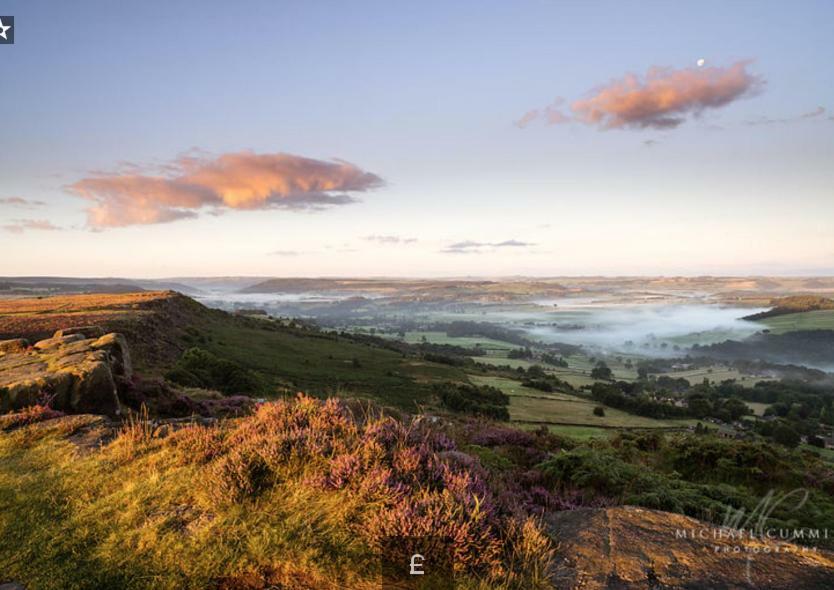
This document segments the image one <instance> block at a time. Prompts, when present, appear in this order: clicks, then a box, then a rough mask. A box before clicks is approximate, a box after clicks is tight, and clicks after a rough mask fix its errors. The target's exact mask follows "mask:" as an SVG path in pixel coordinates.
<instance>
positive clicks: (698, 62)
mask: <svg viewBox="0 0 834 590" xmlns="http://www.w3.org/2000/svg"><path fill="white" fill-rule="evenodd" d="M695 63H696V64H697V65H698V67H699V68H702V67H704V64H705V63H707V60H705V59H704V58H703V57H702V58H701V59H699V60H698V61H696V62H695Z"/></svg>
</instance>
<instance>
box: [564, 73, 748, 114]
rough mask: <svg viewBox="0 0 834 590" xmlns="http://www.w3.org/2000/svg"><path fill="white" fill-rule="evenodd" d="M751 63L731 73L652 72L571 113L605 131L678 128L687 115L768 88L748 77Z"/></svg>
mask: <svg viewBox="0 0 834 590" xmlns="http://www.w3.org/2000/svg"><path fill="white" fill-rule="evenodd" d="M748 64H749V62H746V61H741V62H737V63H735V64H733V65H732V66H730V67H728V68H720V67H708V68H704V67H701V68H687V69H683V70H674V69H671V68H658V67H653V68H650V69H649V71H648V73H647V74H646V78H645V80H641V79H640V78H639V77H638V76H636V75H634V74H628V75H626V76H625V77H623V78H621V79H619V80H614V81H612V82H611V83H610V84H608V85H607V86H603V87H602V88H599V89H597V90H596V91H595V92H594V93H593V94H592V95H591V96H589V97H588V98H586V99H582V100H577V101H575V102H574V103H573V104H572V105H571V110H572V111H573V113H574V116H575V117H576V119H577V120H578V121H581V122H583V123H586V124H589V125H597V126H599V127H601V128H603V129H618V128H622V127H642V128H645V127H652V128H656V129H662V128H670V127H677V126H678V125H680V124H681V123H683V122H684V120H685V118H686V116H687V115H690V114H694V115H697V114H699V113H701V112H703V111H704V110H706V109H715V108H719V107H723V106H726V105H728V104H730V103H731V102H733V101H735V100H738V99H739V98H742V97H744V96H748V95H750V94H752V93H754V92H756V91H757V90H758V89H760V88H761V86H762V85H763V81H762V80H761V78H759V77H757V76H754V75H753V74H750V73H749V72H748V71H747V66H748Z"/></svg>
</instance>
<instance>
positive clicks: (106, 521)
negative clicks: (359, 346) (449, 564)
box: [0, 395, 555, 588]
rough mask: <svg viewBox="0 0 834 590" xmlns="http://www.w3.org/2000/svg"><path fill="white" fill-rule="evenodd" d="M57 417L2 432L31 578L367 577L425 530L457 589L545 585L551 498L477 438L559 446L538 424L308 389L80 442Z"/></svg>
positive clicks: (2, 496)
mask: <svg viewBox="0 0 834 590" xmlns="http://www.w3.org/2000/svg"><path fill="white" fill-rule="evenodd" d="M58 422H60V420H47V421H45V422H41V423H39V424H35V425H34V426H28V427H25V428H17V429H15V430H12V431H9V432H7V433H6V434H4V435H2V438H0V465H2V466H3V468H2V471H0V533H1V534H2V536H3V538H4V539H5V540H7V541H8V543H4V547H5V548H4V549H0V569H2V570H3V571H4V572H8V573H6V575H10V576H13V577H14V578H15V579H21V580H24V581H25V582H28V583H29V584H31V585H32V587H38V588H58V587H60V588H96V587H124V588H147V587H154V588H180V587H191V588H205V587H212V586H214V587H229V588H243V587H260V586H258V584H263V585H264V586H266V585H273V586H275V587H277V588H331V587H340V586H339V585H342V584H347V585H349V586H350V587H355V588H372V587H374V584H375V583H378V580H377V578H376V572H377V569H378V565H377V563H378V562H377V555H378V553H379V552H380V551H383V550H384V551H387V552H389V554H390V553H391V552H396V551H398V550H402V551H405V550H406V548H405V547H398V545H397V544H396V542H395V543H392V542H391V541H390V539H391V538H392V537H393V538H397V537H402V536H411V535H414V536H420V535H425V534H427V533H430V534H431V535H432V536H434V537H436V538H438V539H439V541H438V543H440V545H439V546H438V550H439V551H441V550H442V551H451V552H453V554H454V563H455V568H456V575H457V577H458V580H459V581H460V583H461V587H464V588H467V587H469V588H535V587H547V586H546V585H545V579H546V577H547V576H548V575H549V573H550V572H551V568H552V562H553V559H554V555H555V553H554V547H553V543H552V541H551V540H550V539H549V537H548V536H547V535H546V534H545V532H544V530H543V528H542V524H541V521H540V519H539V518H537V516H536V513H535V510H533V509H532V508H533V506H534V505H538V504H536V502H537V501H538V502H539V503H540V504H542V505H543V504H546V503H548V502H551V501H552V500H551V499H548V498H543V499H542V498H539V499H535V498H534V496H535V495H536V494H537V492H535V491H532V490H534V489H535V488H536V486H535V485H533V484H534V483H535V482H533V481H531V482H529V483H530V485H529V486H527V487H529V489H530V490H531V496H530V498H529V499H528V500H526V502H528V504H529V506H521V505H519V504H518V502H517V498H516V497H515V495H514V494H513V493H512V490H510V489H508V488H507V487H506V486H502V485H497V484H500V482H501V481H502V479H501V478H498V479H496V480H495V481H494V482H493V481H492V478H491V475H492V471H491V468H488V467H484V466H483V465H482V464H481V461H480V459H479V457H478V456H477V454H471V453H469V452H467V450H466V449H469V448H474V447H475V446H477V445H476V444H475V443H474V441H473V439H475V440H480V442H481V443H483V444H484V446H483V447H481V448H482V449H489V450H491V451H492V452H501V453H505V452H510V451H511V450H512V449H513V448H516V447H518V448H522V447H519V446H518V445H515V443H521V444H522V445H526V446H525V447H523V448H528V451H527V452H528V453H529V454H530V456H529V457H528V458H527V460H526V461H527V463H530V464H532V463H533V462H535V461H537V460H539V459H540V455H541V453H544V452H545V451H544V450H542V449H544V447H546V446H547V445H548V444H552V443H553V441H545V442H543V441H539V440H538V439H537V437H536V435H525V434H524V433H522V434H521V436H522V437H527V436H529V437H530V438H524V439H523V440H513V439H512V436H513V435H510V434H505V435H504V438H503V439H502V438H501V435H498V434H496V433H488V434H487V436H486V438H484V439H478V438H477V436H476V431H478V430H480V429H481V427H486V424H485V423H471V424H463V425H459V424H457V425H456V424H449V423H445V424H431V423H429V421H428V420H427V419H426V418H421V417H408V416H394V415H390V414H385V413H382V412H381V411H379V410H376V409H374V408H371V407H368V406H363V405H360V404H358V403H352V404H348V403H345V402H343V401H340V400H337V399H328V400H318V399H314V398H311V397H308V396H303V395H300V396H298V397H296V398H292V399H286V400H280V401H276V402H269V403H264V404H261V405H259V406H258V407H257V408H256V409H255V411H254V412H253V413H252V414H251V415H249V416H246V417H243V418H237V419H229V420H225V421H220V422H216V423H214V424H210V425H202V424H197V423H193V424H182V423H175V424H169V425H164V424H163V425H159V424H157V423H156V422H154V421H152V420H150V419H148V417H147V415H144V416H143V415H141V414H140V415H135V416H133V417H131V418H130V419H129V420H128V421H126V422H125V423H124V424H123V425H122V426H121V427H119V429H118V432H117V433H115V436H114V437H110V438H108V437H102V438H101V439H100V440H99V442H98V443H97V444H95V445H89V446H84V447H80V446H79V445H78V443H77V439H78V437H79V435H78V433H77V432H75V431H73V433H72V435H71V436H69V437H66V436H55V435H54V433H52V431H51V430H48V429H47V428H48V426H49V425H50V424H51V423H58ZM38 427H41V428H43V429H44V430H43V431H41V430H37V428H38ZM33 428H35V430H32V429H33ZM507 432H510V429H507ZM458 441H460V443H461V444H459V442H458ZM499 443H501V444H499ZM503 443H507V444H503ZM537 445H538V446H539V447H541V449H538V448H537ZM516 451H518V449H516ZM516 451H512V452H516ZM522 455H523V453H520V452H519V456H522ZM512 465H513V467H512V469H522V468H523V469H525V470H526V469H527V466H519V465H516V463H515V462H512ZM516 485H520V484H516ZM519 489H520V488H519ZM24 492H25V493H26V495H27V496H26V497H27V500H26V502H25V503H22V504H21V503H19V502H17V500H16V498H18V495H19V494H21V493H24ZM12 507H14V513H12ZM12 547H14V550H13V551H11V550H9V549H8V548H12ZM57 580H60V583H59V582H58V581H57ZM150 581H152V583H151V582H150ZM245 584H254V585H250V586H246V585H245Z"/></svg>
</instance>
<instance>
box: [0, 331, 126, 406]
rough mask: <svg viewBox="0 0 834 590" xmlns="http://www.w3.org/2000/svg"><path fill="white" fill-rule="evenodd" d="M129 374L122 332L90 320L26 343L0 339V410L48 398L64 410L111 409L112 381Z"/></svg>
mask: <svg viewBox="0 0 834 590" xmlns="http://www.w3.org/2000/svg"><path fill="white" fill-rule="evenodd" d="M132 374H133V368H132V364H131V361H130V352H129V350H128V346H127V341H126V340H125V338H124V337H123V336H122V335H121V334H116V333H111V334H102V330H101V328H97V327H94V326H93V327H82V328H69V329H65V330H59V331H58V332H56V333H55V335H54V336H52V338H47V339H45V340H41V341H39V342H36V343H35V344H34V345H32V346H29V345H28V342H26V341H25V340H23V339H16V340H4V341H0V412H7V411H10V410H16V409H20V408H24V407H26V406H30V405H33V404H36V403H44V402H46V401H49V403H50V405H51V407H52V408H54V409H56V410H61V411H64V412H68V413H80V412H91V413H100V414H108V415H116V414H118V413H119V412H120V403H119V395H118V384H119V383H123V382H127V381H128V380H129V379H130V378H131V376H132Z"/></svg>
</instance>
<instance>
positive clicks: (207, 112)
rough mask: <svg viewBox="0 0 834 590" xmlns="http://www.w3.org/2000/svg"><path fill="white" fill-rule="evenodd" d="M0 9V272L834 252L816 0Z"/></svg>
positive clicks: (762, 261) (581, 262)
mask: <svg viewBox="0 0 834 590" xmlns="http://www.w3.org/2000/svg"><path fill="white" fill-rule="evenodd" d="M3 15H13V16H14V17H15V20H14V26H15V36H14V39H15V43H14V45H4V44H0V275H5V276H32V275H61V276H121V277H171V276H210V275H217V276H220V275H224V276H227V275H258V276H359V275H361V276H427V277H435V276H436V277H444V276H509V275H536V276H559V275H597V274H609V275H648V274H664V275H701V274H714V275H738V274H757V275H761V274H774V275H815V274H820V275H822V274H824V275H831V274H834V38H832V36H831V32H830V25H831V23H832V22H834V3H831V2H827V1H820V2H811V1H805V2H803V1H800V2H791V3H787V2H761V1H757V2H743V1H738V2H732V3H727V2H707V1H702V2H697V3H695V2H688V3H669V2H648V1H647V2H622V1H619V2H593V1H583V2H580V1H576V2H566V1H556V0H530V1H519V0H514V1H512V2H510V1H504V2H496V1H488V0H477V1H475V0H473V1H471V2H470V1H459V2H458V1H451V0H446V1H443V2H433V1H422V2H391V1H390V0H388V1H380V2H364V1H358V0H357V1H333V2H326V1H316V2H309V1H279V0H273V1H264V2H260V1H245V2H238V3H230V2H224V3H221V2H212V1H206V0H202V1H200V2H196V1H186V0H180V1H177V2H162V1H151V0H145V1H144V2H141V3H140V2H135V3H129V4H128V3H121V2H118V3H117V2H112V1H106V0H102V1H92V0H77V1H74V2H64V1H57V0H56V1H50V2H47V1H44V0H0V20H2V16H3ZM0 40H1V39H0Z"/></svg>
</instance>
